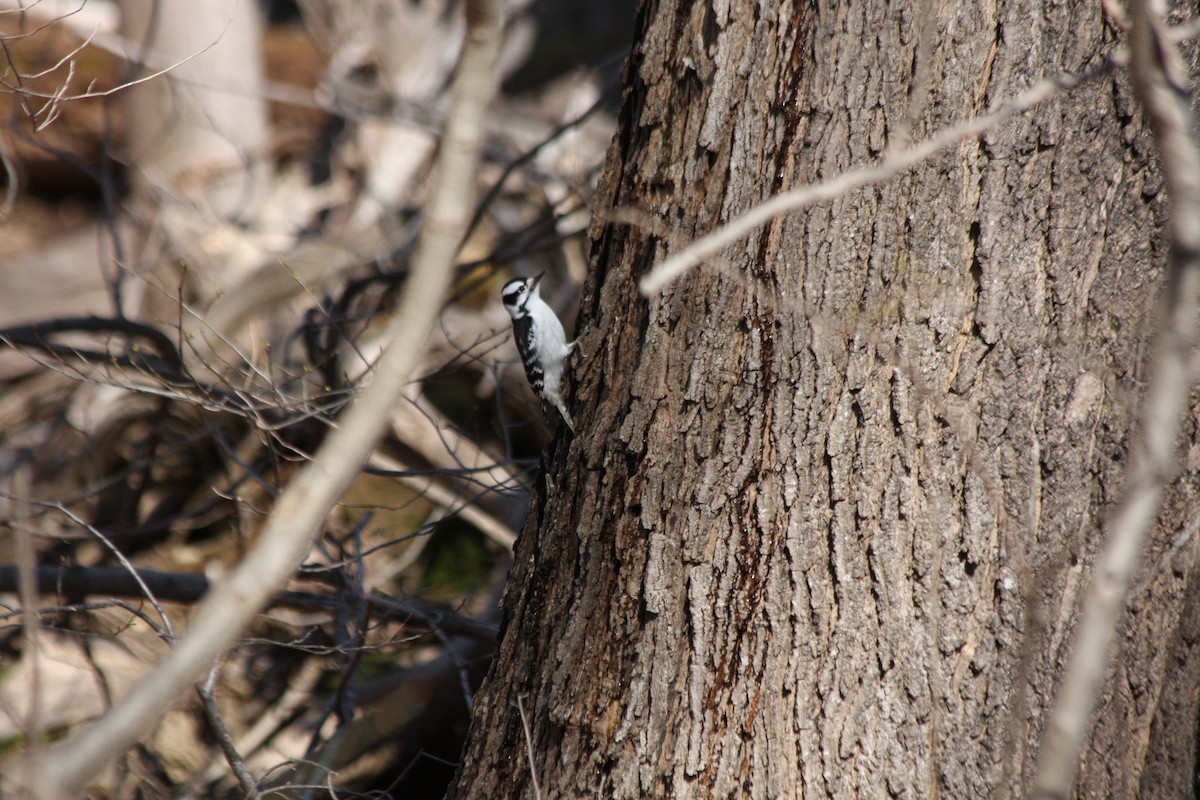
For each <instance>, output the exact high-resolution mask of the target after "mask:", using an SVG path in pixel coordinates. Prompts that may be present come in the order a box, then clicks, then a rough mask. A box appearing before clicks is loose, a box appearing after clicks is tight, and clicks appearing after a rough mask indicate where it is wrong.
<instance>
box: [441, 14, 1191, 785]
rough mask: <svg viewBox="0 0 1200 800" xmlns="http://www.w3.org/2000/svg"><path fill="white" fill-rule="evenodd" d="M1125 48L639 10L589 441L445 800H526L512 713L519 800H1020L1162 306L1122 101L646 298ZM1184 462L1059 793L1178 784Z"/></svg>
mask: <svg viewBox="0 0 1200 800" xmlns="http://www.w3.org/2000/svg"><path fill="white" fill-rule="evenodd" d="M1116 38H1117V37H1116V34H1115V33H1114V31H1113V29H1112V28H1111V27H1109V26H1107V25H1106V24H1105V22H1104V20H1103V18H1102V16H1101V10H1100V8H1099V6H1088V5H1084V4H1060V5H1050V6H1047V5H1043V4H1040V3H1032V2H1025V3H1014V4H1008V5H1001V6H999V7H996V6H989V5H986V4H984V5H978V6H971V5H965V6H964V5H953V4H952V5H949V6H946V5H939V4H926V7H925V8H924V9H920V10H917V9H914V8H913V6H911V5H910V4H908V3H894V4H893V5H890V6H885V5H883V4H881V3H864V2H861V0H860V1H859V2H853V3H850V4H835V5H834V6H821V7H814V6H812V5H811V4H799V5H792V4H790V3H784V4H782V5H778V6H776V5H775V4H773V3H767V4H763V5H761V6H756V5H755V4H753V3H749V2H732V3H728V4H726V3H718V4H715V5H711V6H710V5H707V4H704V3H700V4H693V3H685V2H679V1H678V0H674V1H673V0H645V2H643V4H642V6H641V9H640V12H639V18H638V39H637V44H636V45H635V48H634V52H633V55H632V57H631V59H630V61H629V63H628V65H627V67H626V93H625V100H624V108H623V112H622V117H621V122H620V128H619V131H618V134H617V138H616V140H615V141H614V143H613V147H612V150H611V152H610V157H609V163H608V165H607V169H606V172H605V177H604V180H603V181H602V186H601V192H600V194H599V199H598V207H597V211H598V216H599V218H600V219H599V222H598V224H597V226H596V228H595V231H594V234H595V249H594V253H593V262H592V272H591V275H590V277H589V281H588V284H587V286H586V287H585V293H584V299H583V303H582V305H581V310H580V316H581V318H582V319H583V320H585V321H587V322H589V323H590V324H591V326H592V328H593V330H594V332H593V333H592V334H591V335H590V336H589V337H587V338H586V339H585V340H584V350H585V352H586V353H587V358H586V360H585V361H583V362H577V363H576V367H575V375H574V380H575V382H576V384H577V388H576V391H575V393H574V398H573V409H574V410H575V416H576V419H577V420H578V421H579V435H578V436H577V437H576V438H574V439H570V438H569V437H560V438H559V439H558V440H557V443H556V447H555V448H554V449H553V450H552V451H551V452H550V453H548V455H547V461H546V470H545V477H544V480H543V483H542V484H541V485H540V487H539V489H538V491H537V492H536V496H535V497H534V500H533V503H532V505H531V508H530V514H529V519H528V521H527V524H526V527H525V530H524V533H523V534H522V536H521V539H520V542H519V543H518V547H517V555H516V563H515V565H514V567H513V571H512V575H511V584H510V587H509V590H508V594H507V597H506V600H505V609H506V618H507V624H506V630H505V633H504V638H503V641H502V645H501V649H500V654H499V656H498V659H497V661H496V663H495V665H494V666H493V669H492V673H491V675H490V677H489V679H488V681H487V683H486V684H485V686H484V688H483V689H482V690H481V692H480V694H479V696H478V697H477V700H476V705H475V709H474V722H473V729H472V732H471V735H470V739H469V742H468V745H467V750H466V753H465V756H464V764H463V767H462V770H461V773H460V776H459V780H458V783H457V788H456V790H455V791H454V792H452V795H453V796H455V797H460V798H474V797H485V796H486V797H493V798H508V797H511V798H515V797H524V798H530V797H534V796H535V795H534V788H533V784H532V781H531V775H530V771H529V766H528V761H527V759H528V758H529V757H530V754H529V751H528V749H527V747H526V743H525V734H524V732H523V730H522V720H521V716H520V715H519V713H518V706H517V701H518V698H520V697H522V696H524V699H523V700H522V705H523V706H524V709H525V712H526V717H527V721H528V725H529V733H530V735H531V738H532V760H533V764H534V768H535V769H536V771H537V778H538V780H539V781H540V784H541V788H542V796H544V797H553V798H560V797H604V798H608V797H615V798H635V797H636V798H640V797H675V798H678V797H731V798H732V797H754V798H784V797H837V798H843V797H858V796H861V797H882V796H886V795H894V796H905V797H909V796H936V795H941V796H945V797H985V796H989V795H995V796H1007V795H1018V796H1019V795H1024V794H1026V792H1027V790H1026V788H1025V787H1027V784H1028V781H1029V779H1030V777H1031V774H1032V771H1033V766H1034V759H1035V758H1036V756H1037V752H1038V742H1039V739H1040V737H1041V734H1042V728H1043V724H1044V720H1045V716H1046V712H1047V709H1048V707H1049V705H1050V703H1051V701H1052V699H1053V695H1054V691H1055V688H1056V675H1057V673H1058V671H1059V669H1060V667H1061V665H1062V663H1063V661H1064V659H1065V657H1066V655H1067V654H1068V650H1069V646H1070V641H1071V640H1070V632H1071V629H1072V626H1073V623H1074V620H1075V618H1076V615H1077V611H1078V601H1079V598H1080V594H1081V589H1082V588H1083V587H1084V586H1085V585H1086V582H1087V579H1088V575H1089V563H1090V560H1091V558H1092V555H1093V553H1094V552H1095V549H1096V547H1097V544H1098V542H1099V540H1100V536H1101V535H1102V531H1103V524H1104V521H1105V515H1106V513H1107V512H1108V511H1109V510H1110V508H1111V507H1112V505H1113V503H1115V502H1116V500H1117V499H1118V498H1119V495H1120V490H1121V486H1122V476H1123V465H1124V461H1125V457H1126V449H1127V444H1128V440H1129V437H1130V435H1131V433H1132V431H1131V423H1132V420H1133V412H1134V409H1135V407H1136V403H1137V402H1138V398H1139V396H1140V393H1141V391H1142V386H1141V381H1142V380H1143V373H1144V371H1145V369H1144V360H1145V358H1144V354H1145V352H1146V347H1147V344H1148V342H1149V340H1150V338H1151V336H1152V334H1153V332H1154V328H1155V324H1156V319H1157V314H1156V310H1157V308H1158V304H1159V295H1160V294H1161V293H1162V291H1163V284H1162V278H1163V276H1164V274H1165V273H1164V262H1165V253H1164V248H1163V245H1162V236H1161V233H1160V232H1161V230H1162V226H1163V222H1164V219H1165V214H1166V209H1165V203H1164V198H1163V197H1162V196H1161V195H1160V187H1161V180H1160V178H1159V176H1158V174H1157V173H1156V172H1155V170H1154V167H1153V165H1152V154H1151V152H1150V150H1151V147H1152V142H1151V139H1150V136H1149V133H1148V130H1147V128H1146V126H1145V124H1144V122H1143V121H1142V120H1141V118H1140V117H1139V116H1138V109H1137V106H1136V103H1135V102H1134V99H1133V97H1132V94H1131V91H1130V89H1129V86H1128V82H1127V81H1126V80H1125V77H1124V76H1123V75H1105V76H1102V77H1100V78H1099V79H1094V80H1090V81H1087V82H1084V84H1083V85H1082V86H1080V87H1079V88H1077V89H1074V90H1071V91H1070V92H1064V93H1061V94H1059V95H1058V96H1057V97H1056V98H1055V99H1053V100H1051V101H1049V102H1046V103H1044V104H1042V105H1041V106H1039V107H1037V108H1035V109H1034V110H1033V111H1032V112H1029V113H1026V114H1025V115H1023V116H1021V117H1018V118H1016V119H1015V120H1013V121H1011V122H1008V123H1006V124H1003V125H1001V126H1000V127H998V128H995V129H993V130H992V131H991V132H989V133H988V134H987V135H986V136H985V137H984V138H983V139H982V140H968V141H966V142H964V143H963V144H961V145H960V146H958V147H957V148H953V149H951V150H948V151H944V152H943V153H942V154H940V155H938V156H935V157H934V158H932V159H930V160H928V161H926V162H924V163H923V164H922V165H921V166H920V167H918V168H916V169H913V170H910V171H908V172H905V173H903V174H900V175H897V176H895V177H893V178H892V179H890V180H888V181H886V182H883V183H879V184H876V185H872V186H869V187H867V188H865V189H862V190H859V191H855V192H852V193H850V194H847V195H845V196H842V197H841V198H839V199H837V200H835V201H833V202H831V203H826V204H824V205H820V206H817V207H813V208H810V209H809V210H807V211H804V212H800V213H795V214H792V215H790V216H787V217H785V218H781V219H777V220H776V221H775V222H774V223H772V224H771V225H769V226H767V227H766V228H765V229H761V230H759V231H757V232H755V233H754V234H752V235H751V236H749V237H748V238H747V239H745V240H743V241H742V242H741V243H739V244H737V245H734V246H732V247H729V248H728V249H727V250H726V251H725V252H724V253H723V254H722V256H721V257H719V258H717V259H713V260H711V261H709V262H707V263H705V264H704V265H702V266H701V267H699V268H697V269H695V270H693V271H692V272H691V273H689V274H688V275H687V276H686V277H685V278H683V279H682V280H680V281H678V282H677V283H675V284H673V285H671V286H670V287H668V289H667V290H666V291H665V292H664V293H663V294H662V295H660V296H655V297H652V298H650V299H649V301H647V300H645V299H642V298H640V297H639V296H638V295H637V294H636V288H635V283H636V281H637V280H638V279H639V278H640V277H642V276H643V275H645V274H646V272H647V271H648V270H649V268H650V267H651V266H652V265H653V264H655V263H657V262H659V261H661V260H662V258H663V257H664V255H666V254H669V253H671V252H674V251H677V250H678V249H679V248H680V247H681V246H682V245H683V244H685V243H686V242H687V241H690V240H691V239H693V238H695V237H697V236H699V235H702V234H704V233H707V232H709V231H711V230H713V229H715V228H717V227H719V226H720V225H722V224H723V223H725V222H727V221H728V220H729V219H731V218H732V217H734V216H736V215H738V214H739V213H741V212H743V211H745V210H746V209H748V208H750V207H751V206H753V205H755V204H757V203H759V202H761V201H762V200H764V199H766V198H767V197H769V196H771V195H773V194H776V193H779V192H781V191H784V190H787V189H789V188H793V187H796V186H799V185H803V184H808V183H816V182H820V181H822V180H827V179H829V178H832V177H835V176H837V175H839V174H841V173H843V172H845V171H846V170H848V169H851V168H854V167H857V166H861V165H865V164H869V163H872V162H874V161H876V160H877V159H878V158H879V157H880V156H881V154H883V152H884V151H885V149H886V148H888V147H889V146H891V147H903V146H904V144H905V142H906V141H914V142H915V141H920V140H921V139H923V138H924V137H926V136H928V135H930V134H932V133H934V132H936V131H938V130H940V129H943V128H945V127H948V126H951V125H953V124H955V123H956V122H959V121H962V120H965V119H968V118H970V117H973V116H977V115H979V114H981V113H982V112H983V111H984V110H986V109H988V108H990V107H994V106H995V105H997V104H998V103H1000V102H1002V101H1004V100H1006V99H1008V98H1011V97H1013V96H1015V95H1017V94H1018V93H1019V92H1020V91H1021V90H1022V89H1024V88H1026V87H1028V86H1030V85H1031V84H1033V83H1034V82H1035V81H1037V80H1038V79H1039V78H1041V77H1043V76H1047V75H1054V74H1057V73H1059V72H1062V71H1070V72H1083V71H1085V70H1087V69H1089V68H1093V67H1096V66H1097V65H1099V64H1100V63H1101V60H1102V58H1103V56H1104V55H1105V54H1106V53H1107V52H1109V51H1110V50H1111V49H1112V48H1113V47H1114V45H1115V40H1116ZM612 210H617V211H618V212H620V213H624V215H625V217H626V218H632V224H626V223H625V222H621V221H619V220H615V218H614V216H613V215H612V213H611V212H612ZM606 215H607V222H605V220H606ZM626 221H628V219H627V220H626ZM1194 407H1195V406H1194V405H1193V408H1194ZM1193 419H1194V415H1193ZM1195 434H1196V430H1195V423H1194V421H1193V422H1190V423H1188V427H1187V428H1186V435H1187V437H1188V442H1190V443H1192V449H1191V450H1189V451H1188V453H1187V456H1186V458H1181V472H1182V473H1183V474H1182V475H1181V477H1180V478H1178V479H1177V480H1176V481H1175V482H1174V483H1173V484H1172V486H1171V488H1170V490H1169V491H1168V493H1167V495H1166V502H1165V504H1164V506H1163V508H1162V510H1161V513H1160V515H1159V519H1158V525H1157V527H1156V528H1155V530H1154V531H1153V532H1152V534H1151V538H1150V542H1151V543H1150V547H1149V552H1148V553H1147V555H1146V559H1145V567H1144V568H1143V569H1142V571H1141V572H1140V573H1139V576H1138V586H1137V589H1136V590H1135V592H1134V594H1133V597H1132V600H1131V604H1130V607H1131V612H1130V613H1129V614H1128V616H1127V618H1126V620H1125V627H1124V630H1123V633H1122V635H1121V636H1119V637H1118V640H1119V642H1120V651H1119V652H1118V653H1116V654H1115V662H1114V663H1115V664H1116V667H1115V669H1114V670H1113V671H1112V674H1111V678H1110V680H1109V683H1108V685H1107V689H1106V692H1105V694H1104V696H1103V697H1102V698H1101V703H1100V708H1099V710H1098V712H1097V717H1096V725H1095V727H1094V730H1093V733H1092V736H1091V738H1090V740H1089V742H1088V747H1087V749H1086V750H1085V752H1084V754H1083V759H1082V762H1081V771H1080V775H1079V779H1078V784H1077V792H1078V794H1079V795H1080V796H1088V797H1131V796H1136V795H1137V794H1138V793H1139V792H1141V793H1142V794H1143V795H1144V796H1147V797H1160V796H1167V795H1172V796H1179V792H1184V791H1187V790H1189V789H1190V786H1191V780H1192V778H1191V775H1192V773H1193V772H1194V769H1193V766H1194V764H1193V752H1194V730H1195V723H1196V716H1197V715H1196V711H1197V708H1196V706H1197V703H1196V686H1197V683H1196V681H1197V670H1198V665H1200V658H1198V656H1197V653H1196V646H1197V641H1198V638H1200V637H1198V634H1197V630H1196V623H1195V620H1196V619H1197V617H1198V615H1200V609H1198V608H1197V601H1196V599H1195V598H1196V597H1197V590H1198V589H1200V587H1198V586H1197V585H1196V581H1195V575H1194V572H1193V569H1192V566H1193V562H1194V560H1195V555H1196V537H1195V535H1194V528H1195V527H1196V521H1195V513H1194V512H1193V511H1189V509H1190V508H1194V506H1195V497H1194V496H1195V494H1196V485H1197V477H1198V476H1197V471H1198V469H1200V459H1197V457H1196V456H1197V454H1198V453H1200V450H1197V449H1196V435H1195ZM1187 598H1191V599H1190V600H1188V599H1187ZM1164 792H1165V794H1164Z"/></svg>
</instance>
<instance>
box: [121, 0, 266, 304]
mask: <svg viewBox="0 0 1200 800" xmlns="http://www.w3.org/2000/svg"><path fill="white" fill-rule="evenodd" d="M259 13H260V12H259V9H258V4H257V3H254V2H246V0H212V2H209V1H208V0H206V2H203V3H191V2H187V1H186V0H154V2H146V0H124V1H123V2H122V3H121V27H122V32H123V35H124V36H125V39H126V42H127V47H129V48H131V52H128V53H127V56H128V58H129V59H130V61H131V63H140V64H141V65H142V69H141V71H137V70H134V71H133V72H132V73H131V76H130V77H131V79H138V78H142V77H145V76H146V75H151V74H154V73H158V72H161V71H163V70H168V68H170V69H169V70H168V71H167V72H166V74H164V75H161V76H159V77H156V78H154V79H152V80H148V81H146V82H144V83H142V84H140V85H138V86H136V87H134V88H133V89H130V90H127V92H126V93H125V95H124V100H125V113H126V114H127V116H128V122H127V125H126V128H127V130H128V132H129V133H128V137H127V150H128V151H127V153H126V154H125V155H126V159H127V163H128V164H129V165H130V168H131V169H130V172H131V175H130V183H131V186H132V188H133V194H132V197H131V198H130V203H131V205H132V210H133V211H134V217H135V218H137V219H141V220H152V221H153V230H149V231H143V232H142V234H143V235H142V236H141V237H136V236H133V237H130V239H129V242H128V244H129V245H131V246H130V247H128V248H127V250H126V251H125V252H122V253H121V254H120V255H121V256H123V257H124V265H123V266H125V268H127V269H131V270H134V271H136V272H138V273H141V274H146V273H149V272H152V271H155V270H161V268H162V267H163V266H164V265H165V264H170V263H173V262H174V261H176V260H179V261H183V262H184V263H187V264H188V265H189V266H190V267H191V269H190V272H189V274H188V278H189V285H190V287H191V288H192V289H193V290H194V291H193V294H192V298H191V299H192V300H193V302H194V301H195V300H196V298H197V297H199V298H203V299H204V301H205V302H207V301H208V300H209V299H210V298H212V297H214V296H216V295H218V294H219V293H221V292H223V291H228V290H230V289H231V288H232V287H234V286H235V285H236V284H237V283H238V282H240V280H242V278H243V276H244V275H245V273H247V272H248V271H249V270H251V269H252V268H254V267H256V266H257V265H258V264H259V263H260V261H261V260H262V259H263V258H264V255H263V252H262V250H261V247H262V242H261V241H258V240H256V239H255V238H254V236H253V233H254V232H255V230H256V229H255V226H256V225H257V224H258V223H259V222H260V221H261V217H262V216H263V201H264V197H265V195H266V192H267V191H268V188H269V181H270V177H271V174H270V170H271V161H270V155H271V154H270V153H269V151H268V144H269V133H270V129H269V124H268V120H267V108H266V103H265V101H264V100H263V97H264V87H263V80H264V79H263V64H262V45H261V38H262V37H261V24H262V23H261V20H260V19H259ZM276 224H278V223H276ZM156 282H157V284H158V289H157V291H151V292H148V293H146V294H145V295H141V294H140V292H142V291H143V290H144V289H145V286H144V285H143V284H141V283H139V282H133V283H132V284H131V290H132V292H133V293H135V294H134V296H135V297H139V298H140V297H143V296H144V299H145V305H144V306H143V308H144V309H145V310H144V311H142V312H141V313H145V314H153V313H159V314H163V315H167V314H170V315H171V316H175V317H176V318H177V317H178V309H177V308H176V307H175V306H174V302H175V301H176V300H177V298H176V295H177V293H178V291H179V286H180V284H181V279H180V277H179V275H177V274H175V272H174V271H171V270H168V271H161V272H160V274H159V275H158V276H157V278H156ZM139 305H142V304H139ZM128 310H129V309H127V311H128ZM184 321H185V323H188V324H190V323H191V320H190V319H185V320H184Z"/></svg>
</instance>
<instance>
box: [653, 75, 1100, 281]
mask: <svg viewBox="0 0 1200 800" xmlns="http://www.w3.org/2000/svg"><path fill="white" fill-rule="evenodd" d="M1120 59H1121V53H1120V52H1119V51H1114V53H1113V54H1112V55H1110V56H1109V57H1108V58H1107V59H1105V60H1104V62H1103V63H1102V64H1100V65H1099V66H1098V67H1096V68H1094V69H1091V70H1089V71H1087V72H1083V73H1079V74H1075V73H1070V72H1064V73H1062V74H1060V75H1056V76H1054V77H1051V78H1045V79H1043V80H1041V81H1038V82H1037V83H1035V84H1034V85H1033V86H1032V87H1030V88H1029V89H1028V90H1027V91H1025V92H1023V93H1022V94H1020V95H1018V96H1017V97H1015V98H1013V99H1012V100H1009V101H1008V102H1005V103H1001V104H1000V106H999V107H997V108H996V109H995V110H994V111H990V112H988V113H987V114H984V115H983V116H979V117H975V118H974V119H970V120H967V121H966V122H963V123H960V124H958V125H955V126H954V127H952V128H947V129H945V130H943V131H941V132H939V133H936V134H934V135H933V136H931V137H930V138H928V139H926V140H924V141H923V142H921V143H920V144H918V145H916V146H914V147H912V148H911V149H906V150H899V149H891V150H889V151H888V152H887V153H886V154H885V155H884V157H883V159H882V160H880V161H879V162H877V163H875V164H871V165H868V166H863V167H859V168H858V169H854V170H851V171H849V172H844V173H842V174H841V175H839V176H837V177H836V178H831V179H830V180H827V181H822V182H821V183H819V184H815V185H809V186H801V187H800V188H798V189H793V190H791V191H789V192H784V193H783V194H777V195H775V196H774V197H772V198H771V199H769V200H767V201H766V202H764V203H762V204H761V205H758V206H755V207H754V208H752V209H750V210H749V211H747V212H746V213H745V214H742V215H741V216H740V217H737V218H735V219H733V220H731V221H730V222H729V223H728V224H726V225H723V226H722V227H720V228H718V229H717V230H715V231H713V232H712V233H710V234H708V235H707V236H702V237H700V238H699V239H697V240H695V241H694V242H692V243H691V244H689V245H688V246H687V247H685V248H684V249H683V250H681V251H680V252H678V253H676V254H675V255H673V256H671V257H669V258H667V259H666V260H664V261H663V262H662V263H661V264H659V265H658V266H657V267H655V268H654V269H653V270H651V272H650V274H649V275H647V276H646V277H644V278H642V280H641V282H640V283H639V284H638V288H639V289H640V290H641V292H642V294H643V295H644V296H646V297H649V296H650V295H652V294H654V293H655V292H658V291H660V290H662V288H663V287H664V286H666V285H667V284H668V283H670V282H671V281H673V280H675V279H676V278H678V277H679V276H681V275H682V274H683V273H684V272H687V271H688V270H689V269H691V268H692V267H694V266H696V265H698V264H700V263H701V262H702V261H703V260H704V259H706V258H708V257H709V256H712V255H715V254H716V253H718V252H719V251H720V250H721V249H723V248H725V247H727V246H728V245H731V244H733V243H734V242H736V241H738V240H739V239H741V238H742V237H744V236H746V235H748V234H749V233H750V232H751V231H753V230H755V229H756V228H759V227H761V226H763V225H765V224H767V223H768V222H770V221H771V220H773V219H774V218H775V217H778V216H780V215H782V214H786V213H788V212H789V211H796V210H798V209H801V208H804V207H805V206H810V205H814V204H816V203H820V202H824V201H826V200H833V199H836V198H838V197H841V196H842V195H844V194H846V193H847V192H850V191H853V190H855V189H859V188H862V187H863V186H866V185H868V184H872V183H880V182H882V181H885V180H888V179H890V178H894V177H895V176H896V175H899V174H900V173H901V172H903V171H904V170H906V169H909V168H911V167H914V166H916V165H917V164H920V163H921V162H922V161H924V160H925V159H927V158H929V157H930V156H932V155H933V154H934V153H937V152H938V151H939V150H943V149H945V148H947V147H950V146H951V145H955V144H958V143H959V142H961V141H963V140H965V139H971V138H973V137H976V136H981V135H982V134H984V133H986V132H987V131H988V130H990V129H991V128H994V127H995V126H996V125H998V124H1000V123H1001V122H1004V121H1005V120H1007V119H1010V118H1011V117H1014V116H1016V115H1017V114H1020V113H1021V112H1023V111H1027V110H1028V109H1030V108H1032V107H1033V106H1035V105H1037V104H1038V103H1041V102H1042V101H1044V100H1046V99H1048V98H1050V97H1053V96H1054V95H1056V94H1057V93H1058V92H1060V91H1062V90H1063V89H1073V88H1075V87H1076V86H1078V85H1080V84H1081V83H1084V82H1086V81H1090V80H1094V79H1096V78H1098V77H1100V76H1102V75H1106V74H1108V72H1109V71H1110V70H1111V69H1112V68H1113V66H1115V65H1116V64H1117V63H1118V62H1119V61H1120Z"/></svg>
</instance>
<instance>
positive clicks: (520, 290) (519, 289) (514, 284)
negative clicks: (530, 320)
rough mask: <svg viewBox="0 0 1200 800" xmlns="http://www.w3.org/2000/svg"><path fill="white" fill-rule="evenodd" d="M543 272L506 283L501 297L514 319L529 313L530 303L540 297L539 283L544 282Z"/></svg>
mask: <svg viewBox="0 0 1200 800" xmlns="http://www.w3.org/2000/svg"><path fill="white" fill-rule="evenodd" d="M545 274H546V273H544V272H542V273H539V274H537V275H534V276H533V277H532V278H513V279H512V280H511V281H509V282H508V283H506V284H504V288H502V289H501V290H500V297H501V298H503V299H504V307H505V308H506V309H508V315H509V316H510V317H512V318H513V319H520V318H521V317H523V316H525V315H526V314H528V313H529V303H530V302H531V301H533V300H534V299H540V295H539V289H538V284H539V283H541V282H542V275H545Z"/></svg>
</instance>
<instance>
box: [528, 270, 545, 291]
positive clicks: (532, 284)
mask: <svg viewBox="0 0 1200 800" xmlns="http://www.w3.org/2000/svg"><path fill="white" fill-rule="evenodd" d="M545 275H546V273H545V272H539V273H538V274H537V275H534V276H533V278H531V279H530V281H529V288H530V289H536V288H537V287H538V284H539V283H541V282H542V278H543V277H545Z"/></svg>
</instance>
